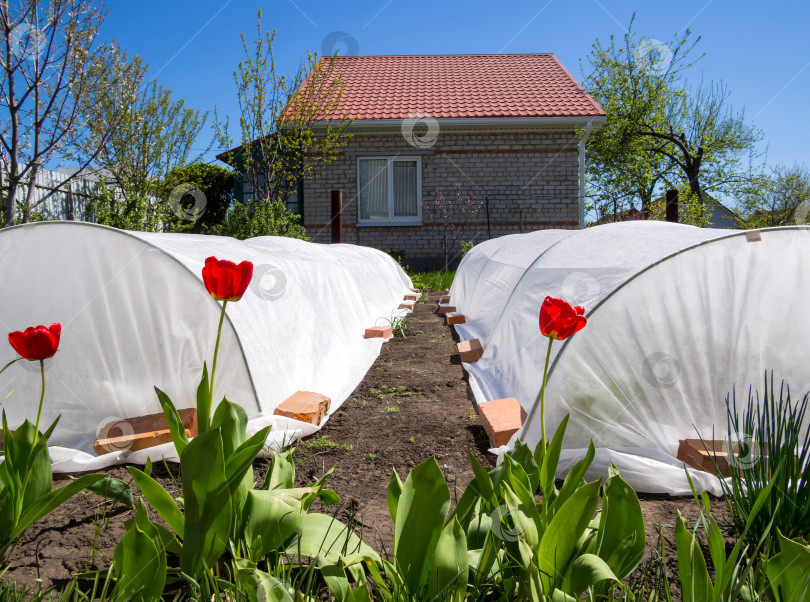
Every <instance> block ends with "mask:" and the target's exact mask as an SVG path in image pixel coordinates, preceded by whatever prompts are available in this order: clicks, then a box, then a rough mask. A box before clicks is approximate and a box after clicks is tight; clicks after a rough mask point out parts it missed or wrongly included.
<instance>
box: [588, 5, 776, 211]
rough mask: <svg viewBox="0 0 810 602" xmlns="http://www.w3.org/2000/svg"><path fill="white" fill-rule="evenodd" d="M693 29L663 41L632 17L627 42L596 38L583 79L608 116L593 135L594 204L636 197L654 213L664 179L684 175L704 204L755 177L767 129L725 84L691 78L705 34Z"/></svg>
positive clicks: (673, 181)
mask: <svg viewBox="0 0 810 602" xmlns="http://www.w3.org/2000/svg"><path fill="white" fill-rule="evenodd" d="M690 37H691V32H690V31H689V30H688V29H687V30H685V31H684V32H683V33H682V34H680V35H678V36H676V37H675V38H674V39H673V40H672V41H671V42H669V43H667V44H664V43H661V42H657V41H655V40H651V39H650V38H647V37H644V36H641V35H640V34H638V33H637V32H636V31H634V29H633V20H631V22H630V27H629V29H628V32H627V34H626V35H625V36H624V38H623V40H622V41H621V42H619V41H617V40H616V39H615V38H613V37H611V39H610V44H609V45H608V46H603V45H602V44H601V43H600V42H599V41H598V40H597V41H596V43H595V44H594V47H593V50H592V51H591V54H590V55H589V56H588V63H589V65H590V73H589V74H588V75H587V76H586V78H585V84H586V87H587V89H588V90H589V93H590V94H591V95H592V96H593V97H594V98H595V99H596V101H597V102H599V103H600V105H601V106H602V107H603V108H604V109H605V112H606V113H607V122H606V123H605V125H604V127H602V128H601V129H600V130H598V131H597V132H595V133H594V136H593V137H592V139H591V142H590V143H589V165H588V174H589V176H590V181H591V187H592V188H593V192H592V194H591V196H592V199H593V201H592V208H593V207H596V208H597V209H598V208H599V207H600V206H601V207H604V205H605V204H606V203H611V204H612V200H613V196H614V195H616V196H617V197H619V198H625V197H635V198H639V199H640V200H641V204H642V208H643V210H644V212H645V215H646V216H647V217H650V216H651V202H652V200H653V199H654V198H655V197H656V196H657V195H658V194H660V193H661V192H662V188H663V187H666V188H679V186H680V184H681V183H683V182H686V183H687V184H688V187H689V195H688V197H689V198H694V199H695V202H698V203H702V204H704V205H705V204H706V203H708V202H711V197H712V196H717V195H720V194H733V193H734V192H737V190H738V188H739V187H740V186H743V185H744V184H745V182H747V181H748V180H749V179H750V178H751V165H752V164H753V163H754V162H756V160H757V159H758V158H759V154H758V153H757V152H756V150H755V145H756V143H757V142H758V141H759V140H761V138H762V133H761V132H760V131H759V130H757V129H756V128H754V127H753V126H750V125H748V124H747V123H746V122H745V115H744V112H743V111H735V110H734V108H733V107H732V106H731V105H729V103H728V91H727V89H726V88H725V87H724V86H723V85H722V84H708V85H703V84H701V85H699V86H698V87H697V88H691V89H690V88H689V87H688V86H687V84H686V80H685V75H686V73H687V71H688V70H689V69H690V68H691V67H692V61H691V55H692V54H693V51H694V48H695V45H696V44H697V42H698V41H699V38H698V39H696V40H694V41H692V40H691V39H690Z"/></svg>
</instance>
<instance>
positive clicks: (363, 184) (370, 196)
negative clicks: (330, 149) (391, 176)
mask: <svg viewBox="0 0 810 602" xmlns="http://www.w3.org/2000/svg"><path fill="white" fill-rule="evenodd" d="M358 184H359V185H360V190H359V195H358V197H359V199H360V219H374V218H381V217H382V218H385V217H388V160H387V159H361V160H360V182H359V183H358Z"/></svg>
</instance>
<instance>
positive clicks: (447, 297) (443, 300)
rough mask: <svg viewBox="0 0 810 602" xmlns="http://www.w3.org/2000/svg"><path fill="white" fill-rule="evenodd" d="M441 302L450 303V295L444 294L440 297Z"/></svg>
mask: <svg viewBox="0 0 810 602" xmlns="http://www.w3.org/2000/svg"><path fill="white" fill-rule="evenodd" d="M439 303H450V295H442V298H441V299H439Z"/></svg>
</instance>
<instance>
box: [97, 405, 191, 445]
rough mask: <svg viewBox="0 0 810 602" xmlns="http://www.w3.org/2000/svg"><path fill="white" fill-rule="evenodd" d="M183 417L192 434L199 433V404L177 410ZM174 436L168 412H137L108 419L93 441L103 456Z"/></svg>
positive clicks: (166, 440)
mask: <svg viewBox="0 0 810 602" xmlns="http://www.w3.org/2000/svg"><path fill="white" fill-rule="evenodd" d="M177 413H178V414H179V415H180V421H181V422H182V423H183V426H184V427H185V430H186V435H187V436H188V437H196V436H197V410H196V409H195V408H184V409H182V410H177ZM171 440H172V435H171V431H170V430H169V425H168V423H167V422H166V415H165V414H163V413H160V414H148V415H146V416H137V417H135V418H127V419H125V420H113V421H111V422H108V423H107V424H105V425H104V426H103V427H101V431H100V432H99V434H98V439H96V440H95V442H94V443H93V449H94V450H95V452H96V454H98V455H99V456H103V455H104V454H109V453H112V452H120V451H125V450H129V451H138V450H139V449H146V448H149V447H155V446H156V445H162V444H163V443H170V442H171Z"/></svg>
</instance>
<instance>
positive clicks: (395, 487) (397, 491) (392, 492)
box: [386, 468, 402, 524]
mask: <svg viewBox="0 0 810 602" xmlns="http://www.w3.org/2000/svg"><path fill="white" fill-rule="evenodd" d="M391 472H392V474H391V480H390V481H388V488H387V489H386V498H387V499H388V512H389V513H390V514H391V522H392V523H394V524H396V523H397V505H398V504H399V497H400V496H401V495H402V480H401V479H400V478H399V475H398V474H397V469H396V468H393V469H391Z"/></svg>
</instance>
